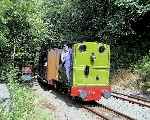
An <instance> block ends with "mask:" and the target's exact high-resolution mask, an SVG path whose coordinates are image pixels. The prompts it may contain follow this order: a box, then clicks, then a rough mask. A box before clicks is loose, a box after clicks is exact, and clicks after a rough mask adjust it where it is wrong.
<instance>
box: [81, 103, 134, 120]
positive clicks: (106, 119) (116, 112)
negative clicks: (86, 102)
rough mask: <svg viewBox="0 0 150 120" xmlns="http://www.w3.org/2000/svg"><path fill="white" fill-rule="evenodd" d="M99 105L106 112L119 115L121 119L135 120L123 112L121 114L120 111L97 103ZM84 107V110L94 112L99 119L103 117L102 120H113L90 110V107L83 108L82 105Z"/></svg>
mask: <svg viewBox="0 0 150 120" xmlns="http://www.w3.org/2000/svg"><path fill="white" fill-rule="evenodd" d="M97 104H98V105H99V106H100V107H102V108H104V109H106V110H109V111H110V112H113V113H114V114H115V115H119V116H120V117H124V118H126V119H128V120H135V119H134V118H131V117H130V116H127V115H125V114H123V113H121V112H119V111H116V110H114V109H112V108H109V107H106V106H104V105H102V104H99V103H97ZM82 107H83V108H84V109H87V110H88V111H90V112H92V113H94V114H96V115H98V116H99V117H101V118H103V119H105V120H112V119H111V118H108V117H105V116H104V115H102V114H100V112H97V111H95V110H93V109H92V108H89V107H86V106H83V105H82Z"/></svg>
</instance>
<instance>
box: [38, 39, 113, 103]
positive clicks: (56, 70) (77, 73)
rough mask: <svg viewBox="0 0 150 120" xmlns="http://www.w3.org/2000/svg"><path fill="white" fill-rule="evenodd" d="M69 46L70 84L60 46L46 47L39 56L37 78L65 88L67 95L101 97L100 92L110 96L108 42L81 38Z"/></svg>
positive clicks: (84, 97) (83, 98)
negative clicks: (88, 40) (81, 39)
mask: <svg viewBox="0 0 150 120" xmlns="http://www.w3.org/2000/svg"><path fill="white" fill-rule="evenodd" d="M71 49H72V53H71V55H72V56H71V63H72V64H71V66H70V67H71V69H70V74H69V75H70V80H69V82H70V84H69V85H68V84H67V75H66V71H65V69H64V67H63V63H62V61H61V59H60V58H61V55H62V49H58V48H53V49H52V48H51V49H49V50H46V51H45V54H43V56H41V60H42V61H43V63H42V65H40V66H41V67H40V69H39V70H40V71H42V72H40V74H39V76H40V78H42V80H43V81H46V82H47V83H48V84H50V85H53V86H55V87H56V88H58V89H60V88H61V89H67V92H68V94H69V95H70V96H72V97H80V98H82V100H83V101H93V100H95V101H96V100H100V99H101V97H102V96H103V97H105V98H109V97H110V96H111V86H110V81H109V68H110V46H109V45H107V44H103V43H99V42H81V43H75V44H73V45H72V46H71ZM45 56H46V58H45V60H43V59H44V57H45ZM41 69H42V70H41Z"/></svg>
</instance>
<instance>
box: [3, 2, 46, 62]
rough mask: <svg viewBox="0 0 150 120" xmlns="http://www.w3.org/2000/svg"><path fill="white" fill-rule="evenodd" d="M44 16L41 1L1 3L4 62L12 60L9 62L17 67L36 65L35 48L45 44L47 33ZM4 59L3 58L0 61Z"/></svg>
mask: <svg viewBox="0 0 150 120" xmlns="http://www.w3.org/2000/svg"><path fill="white" fill-rule="evenodd" d="M44 14H45V9H44V6H43V1H41V0H32V1H25V0H13V1H10V0H2V1H1V4H0V15H1V16H0V25H1V31H0V45H1V48H0V49H1V54H2V56H5V57H4V58H9V60H8V61H9V62H14V63H15V64H18V63H24V64H28V63H29V64H31V63H32V64H33V63H34V58H35V53H36V50H37V49H36V48H37V47H39V46H40V45H41V43H42V42H43V41H44V40H45V34H46V33H47V28H46V26H45V23H44V21H43V17H44ZM8 52H9V54H7V53H8ZM4 58H3V57H1V60H3V59H4ZM8 61H6V62H4V63H7V62H8Z"/></svg>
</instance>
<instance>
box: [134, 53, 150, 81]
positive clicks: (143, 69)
mask: <svg viewBox="0 0 150 120" xmlns="http://www.w3.org/2000/svg"><path fill="white" fill-rule="evenodd" d="M135 70H136V71H137V72H138V73H139V74H140V75H141V77H142V78H143V80H144V81H150V53H149V54H148V55H146V56H144V57H143V59H142V60H139V61H138V63H137V64H136V65H135Z"/></svg>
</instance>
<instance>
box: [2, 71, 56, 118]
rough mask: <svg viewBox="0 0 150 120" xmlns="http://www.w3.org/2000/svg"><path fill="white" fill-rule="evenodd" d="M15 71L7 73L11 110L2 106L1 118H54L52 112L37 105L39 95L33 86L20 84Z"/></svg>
mask: <svg viewBox="0 0 150 120" xmlns="http://www.w3.org/2000/svg"><path fill="white" fill-rule="evenodd" d="M15 76H16V74H15V71H14V70H12V71H10V73H8V74H7V78H8V81H9V82H8V88H9V91H10V94H11V110H10V112H7V111H5V110H4V109H3V107H2V106H1V107H0V120H54V117H52V112H49V111H46V109H42V108H40V107H38V105H36V101H38V99H39V98H38V96H36V95H34V94H33V92H32V90H31V88H30V87H28V86H24V85H23V84H19V83H18V82H17V81H16V80H15Z"/></svg>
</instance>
